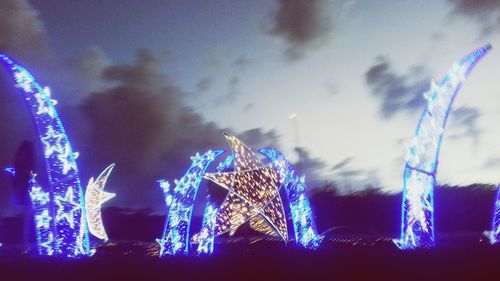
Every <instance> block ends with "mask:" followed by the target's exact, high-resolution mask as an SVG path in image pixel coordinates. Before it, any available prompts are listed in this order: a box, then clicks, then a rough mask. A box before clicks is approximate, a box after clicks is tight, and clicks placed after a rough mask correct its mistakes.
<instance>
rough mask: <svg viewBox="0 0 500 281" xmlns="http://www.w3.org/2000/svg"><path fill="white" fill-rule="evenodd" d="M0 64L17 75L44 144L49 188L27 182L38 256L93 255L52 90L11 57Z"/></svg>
mask: <svg viewBox="0 0 500 281" xmlns="http://www.w3.org/2000/svg"><path fill="white" fill-rule="evenodd" d="M0 60H1V61H2V63H3V64H4V65H5V66H6V67H7V70H8V73H9V74H10V75H11V76H12V77H13V79H14V81H15V86H16V88H18V89H20V90H21V91H22V93H23V95H24V99H25V100H26V103H27V105H28V108H29V110H30V113H31V116H32V120H33V123H34V125H35V128H36V131H37V135H38V138H39V140H40V143H41V146H42V149H43V155H44V162H45V169H46V173H47V179H48V183H49V187H48V188H47V189H45V190H44V188H42V186H41V185H40V184H39V183H38V182H37V180H36V174H32V177H31V179H30V181H29V185H30V186H29V195H30V198H31V203H32V209H33V217H34V222H35V223H34V224H35V233H36V241H37V248H38V254H39V255H47V256H52V255H54V256H61V257H81V256H89V255H91V254H92V251H91V250H90V242H89V230H88V225H87V214H86V209H85V200H84V194H83V190H82V186H81V181H80V177H79V173H78V166H77V163H76V158H77V156H78V153H74V152H73V150H72V148H71V144H70V142H69V139H68V136H67V135H66V132H65V130H64V127H63V125H62V122H61V119H60V118H59V116H58V114H57V111H56V109H55V107H54V106H55V105H56V103H57V102H56V101H55V100H54V99H52V97H51V93H50V90H49V88H48V87H46V88H42V87H41V86H40V84H39V83H38V82H37V81H36V80H35V78H34V77H33V76H32V74H31V73H30V72H29V71H27V70H26V69H25V68H24V67H22V66H20V65H18V64H17V63H16V62H14V61H13V60H12V59H11V58H9V57H7V56H6V55H3V54H0Z"/></svg>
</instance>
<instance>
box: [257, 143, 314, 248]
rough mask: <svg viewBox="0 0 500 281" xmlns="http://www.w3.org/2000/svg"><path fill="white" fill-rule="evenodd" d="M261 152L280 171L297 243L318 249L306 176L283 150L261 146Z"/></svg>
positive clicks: (280, 180) (280, 178)
mask: <svg viewBox="0 0 500 281" xmlns="http://www.w3.org/2000/svg"><path fill="white" fill-rule="evenodd" d="M259 152H260V153H262V154H264V155H265V156H266V157H268V158H269V159H270V160H271V161H272V163H273V166H274V169H275V170H276V171H278V175H279V182H280V184H281V186H280V189H281V187H284V188H285V191H286V194H287V196H288V201H289V204H290V212H291V213H292V221H293V228H294V231H295V243H296V244H297V245H299V246H301V247H304V248H307V249H317V248H318V247H319V243H320V238H319V236H318V232H317V230H316V223H315V221H314V216H313V214H312V211H311V205H310V203H309V199H307V196H306V194H305V187H306V185H305V179H304V177H301V176H299V174H298V173H297V172H296V171H295V167H294V166H293V165H292V163H290V161H288V159H287V158H286V156H285V154H283V153H282V152H280V151H278V150H276V149H273V148H261V149H260V150H259Z"/></svg>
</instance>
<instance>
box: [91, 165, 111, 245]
mask: <svg viewBox="0 0 500 281" xmlns="http://www.w3.org/2000/svg"><path fill="white" fill-rule="evenodd" d="M114 167H115V164H111V165H109V166H108V167H107V168H106V169H104V171H103V172H102V173H101V174H100V175H99V176H98V177H97V179H96V180H95V181H94V178H90V180H89V184H88V185H87V190H86V191H85V208H86V210H87V220H88V223H89V231H90V233H91V234H92V235H94V236H95V237H97V238H99V239H102V240H104V241H107V240H108V234H107V233H106V230H105V229H104V224H103V222H102V216H101V206H102V204H103V203H104V202H106V201H108V200H109V199H111V198H113V197H115V196H116V194H115V193H109V192H106V191H104V187H105V186H106V182H107V181H108V178H109V175H110V174H111V171H113V168H114Z"/></svg>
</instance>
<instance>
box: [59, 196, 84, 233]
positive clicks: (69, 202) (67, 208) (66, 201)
mask: <svg viewBox="0 0 500 281" xmlns="http://www.w3.org/2000/svg"><path fill="white" fill-rule="evenodd" d="M54 201H55V203H56V205H57V214H56V222H57V223H60V221H61V220H62V219H65V220H66V221H67V222H68V224H69V226H70V227H71V228H74V227H75V212H76V211H78V210H80V209H81V206H80V204H79V203H78V202H76V201H75V198H74V195H73V187H71V186H70V187H68V190H67V191H66V194H65V195H64V197H62V196H59V195H56V196H55V197H54Z"/></svg>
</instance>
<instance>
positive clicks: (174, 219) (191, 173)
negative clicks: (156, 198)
mask: <svg viewBox="0 0 500 281" xmlns="http://www.w3.org/2000/svg"><path fill="white" fill-rule="evenodd" d="M223 152H224V151H223V150H213V151H212V150H209V151H208V152H206V153H205V154H203V155H200V154H198V153H197V154H196V155H195V156H194V157H191V160H192V164H191V167H189V169H188V170H187V172H186V173H185V174H184V176H183V177H182V179H181V180H180V181H179V182H178V184H177V186H176V187H175V189H174V198H173V200H172V203H171V204H170V208H169V212H168V217H167V221H166V223H165V228H164V231H163V236H162V238H161V239H157V242H158V243H159V244H160V256H164V255H175V254H179V253H184V254H187V253H188V251H189V227H190V224H191V215H192V211H193V204H194V200H195V198H196V193H197V191H198V187H199V185H200V182H201V179H202V177H203V174H204V173H205V171H206V169H207V167H208V165H210V163H212V161H214V160H215V158H216V157H217V156H219V155H220V154H222V153H223Z"/></svg>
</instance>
